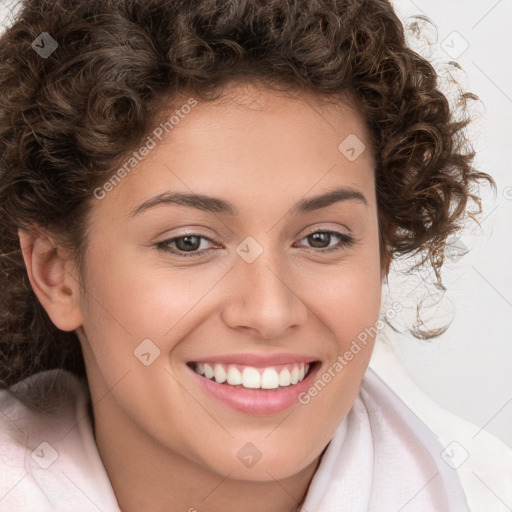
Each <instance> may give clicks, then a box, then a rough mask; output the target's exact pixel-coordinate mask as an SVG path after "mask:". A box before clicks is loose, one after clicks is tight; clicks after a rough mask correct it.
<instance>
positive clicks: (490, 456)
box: [371, 342, 512, 512]
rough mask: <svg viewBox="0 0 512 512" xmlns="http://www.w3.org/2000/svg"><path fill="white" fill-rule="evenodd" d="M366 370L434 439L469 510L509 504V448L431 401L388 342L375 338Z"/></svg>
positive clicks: (497, 509) (493, 510)
mask: <svg viewBox="0 0 512 512" xmlns="http://www.w3.org/2000/svg"><path fill="white" fill-rule="evenodd" d="M371 366H372V369H373V371H374V372H375V374H376V375H378V377H379V378H380V379H381V380H382V383H383V385H384V386H385V387H386V388H388V390H389V391H391V392H392V393H394V394H395V395H396V396H397V397H398V398H399V399H400V401H401V402H402V403H403V404H404V405H405V406H406V407H407V408H408V409H410V410H411V411H412V412H413V413H414V415H415V416H417V417H418V418H419V420H421V422H422V423H423V424H424V425H425V426H426V427H428V428H429V429H430V430H431V432H432V433H433V435H434V436H435V437H436V438H437V439H438V440H439V443H440V445H441V447H442V451H441V457H442V459H443V460H444V462H445V463H446V465H447V467H449V468H450V469H451V470H452V471H453V472H455V473H456V474H457V475H458V477H459V479H460V481H461V484H462V486H463V489H464V492H465V494H466V499H467V502H468V506H469V508H470V510H471V511H475V512H480V511H483V510H485V511H489V512H502V511H503V512H505V511H507V510H509V509H508V508H507V507H508V506H510V504H511V503H512V486H511V485H510V482H511V481H512V449H511V448H509V447H508V446H507V445H506V444H505V443H503V442H502V441H501V440H499V439H498V438H496V437H494V436H493V435H491V434H490V433H488V432H486V431H485V430H484V429H482V428H481V427H479V426H477V425H475V424H473V423H471V422H469V421H466V420H464V419H462V418H460V417H458V416H456V415H454V414H452V413H451V412H449V411H448V410H446V409H444V408H443V407H441V406H440V405H438V404H437V403H436V402H435V401H433V400H432V399H431V398H430V397H429V396H428V395H427V394H426V393H425V392H424V391H422V390H421V389H420V388H419V387H418V386H417V385H416V384H415V382H414V381H413V380H412V379H411V378H410V377H409V375H408V374H407V372H406V371H405V369H404V368H403V367H402V365H401V363H400V361H399V360H398V358H397V357H396V355H395V354H394V351H393V349H392V347H390V346H388V345H385V344H384V343H382V342H378V343H377V344H376V346H375V357H374V358H372V363H371Z"/></svg>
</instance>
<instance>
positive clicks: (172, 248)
mask: <svg viewBox="0 0 512 512" xmlns="http://www.w3.org/2000/svg"><path fill="white" fill-rule="evenodd" d="M203 241H205V242H206V246H207V247H206V248H205V247H201V242H203ZM208 242H209V243H211V244H220V242H218V241H217V240H215V239H213V238H209V237H206V236H203V235H195V234H186V235H182V236H176V237H174V238H169V239H168V240H164V241H162V242H159V243H157V244H155V246H156V247H157V248H158V249H160V250H163V251H166V252H169V253H171V254H175V255H177V256H182V257H187V256H196V257H201V256H206V255H208V253H209V252H210V250H211V247H208ZM200 249H201V250H200Z"/></svg>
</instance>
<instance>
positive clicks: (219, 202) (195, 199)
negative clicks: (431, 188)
mask: <svg viewBox="0 0 512 512" xmlns="http://www.w3.org/2000/svg"><path fill="white" fill-rule="evenodd" d="M349 200H354V201H358V202H360V203H362V204H364V205H368V202H367V201H366V198H365V197H364V195H363V194H362V193H361V192H359V191H358V190H355V189H353V188H350V187H341V188H336V189H334V190H331V191H329V192H326V193H324V194H321V195H318V196H314V197H311V198H309V199H302V200H300V201H299V202H297V203H296V204H295V205H294V206H293V207H292V208H291V210H290V214H292V215H296V214H298V213H307V212H311V211H314V210H320V209H321V208H327V207H328V206H331V205H332V204H334V203H337V202H340V201H349ZM163 204H178V205H182V206H189V207H192V208H197V209H199V210H202V211H205V212H210V213H222V214H225V215H230V216H237V215H238V213H239V210H238V208H237V207H236V206H235V205H234V204H233V203H230V202H229V201H226V200H224V199H220V198H218V197H211V196H206V195H203V194H186V193H182V192H176V193H169V192H164V193H162V194H159V195H157V196H155V197H153V198H151V199H149V200H147V201H145V202H144V203H142V204H141V205H140V206H138V207H137V208H136V209H135V210H134V211H133V212H132V213H131V214H130V217H134V216H136V215H139V214H140V213H142V212H144V211H147V210H149V209H151V208H154V207H155V206H160V205H163Z"/></svg>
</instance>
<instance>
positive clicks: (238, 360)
mask: <svg viewBox="0 0 512 512" xmlns="http://www.w3.org/2000/svg"><path fill="white" fill-rule="evenodd" d="M314 361H318V358H316V357H313V356H309V355H305V354H290V353H287V354H285V353H281V354H266V355H264V354H244V353H242V354H225V355H218V356H211V357H199V358H197V359H194V360H192V361H189V362H190V363H192V362H193V363H225V364H239V365H243V366H253V367H256V368H264V367H267V366H277V365H280V364H291V363H312V362H314Z"/></svg>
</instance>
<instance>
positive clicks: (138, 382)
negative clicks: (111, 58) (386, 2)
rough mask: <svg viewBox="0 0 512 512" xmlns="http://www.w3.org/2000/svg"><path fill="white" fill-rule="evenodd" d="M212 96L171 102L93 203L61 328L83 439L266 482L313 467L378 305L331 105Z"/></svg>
mask: <svg viewBox="0 0 512 512" xmlns="http://www.w3.org/2000/svg"><path fill="white" fill-rule="evenodd" d="M228 92H229V93H231V96H230V97H228V96H226V97H224V98H223V101H221V102H214V103H202V102H198V103H197V104H195V103H194V102H189V103H187V99H188V98H185V99H184V100H183V105H185V104H187V105H189V106H190V105H195V106H190V108H187V107H183V108H180V107H179V106H178V107H177V110H178V113H175V114H174V115H175V116H176V117H175V118H174V119H173V121H171V122H172V123H173V124H174V127H173V128H172V130H169V126H170V125H167V130H168V133H167V132H166V130H165V129H163V128H162V126H160V128H158V127H156V126H155V131H154V132H153V133H152V134H151V135H150V137H151V138H152V140H153V142H154V144H153V142H151V141H150V140H149V139H148V141H147V144H146V146H147V148H146V150H147V156H146V158H145V159H143V160H142V161H140V162H139V161H138V160H137V164H136V165H133V166H132V165H127V167H126V169H129V172H126V173H122V172H121V179H120V180H116V181H115V183H114V185H112V183H111V185H110V186H109V185H107V186H106V187H104V188H103V189H102V190H103V191H102V192H98V191H97V193H96V195H97V196H98V197H101V199H94V200H93V201H94V204H93V209H92V212H91V216H90V225H89V242H88V243H89V245H88V249H87V254H86V272H85V290H86V291H85V294H84V296H83V299H82V300H81V302H80V305H79V307H80V311H81V315H82V319H83V323H82V325H81V326H80V327H79V328H78V330H77V332H78V334H79V337H80V340H81V343H82V346H83V351H84V357H85V361H86V367H87V373H88V379H89V385H90V388H91V393H92V398H93V402H97V403H98V405H97V406H96V407H95V424H96V429H97V431H98V429H102V431H103V432H105V431H109V432H110V433H111V434H112V437H115V436H121V437H122V436H129V433H130V432H131V433H132V434H133V433H137V442H141V443H142V442H145V443H147V445H148V446H149V445H152V446H159V447H160V449H161V450H163V451H162V453H165V450H167V451H168V452H167V453H169V454H173V455H177V456H179V457H184V458H186V459H188V460H189V461H193V462H195V463H197V464H199V465H200V466H201V467H202V468H205V469H207V470H210V471H213V472H215V473H217V474H221V475H227V474H228V473H229V474H230V477H231V478H238V479H242V480H270V479H271V478H275V479H280V478H286V477H288V476H291V475H293V474H295V473H297V472H298V471H300V470H301V469H303V468H306V467H307V466H308V465H309V464H311V463H312V462H313V461H315V460H316V459H317V458H318V456H319V454H320V453H321V452H322V450H323V448H324V447H325V446H326V444H327V443H328V441H329V439H330V438H331V437H332V435H333V433H334V431H335V429H336V427H337V426H338V424H339V423H340V421H341V420H342V419H343V418H344V417H345V415H346V414H347V412H348V411H349V409H350V407H351V405H352V403H353V400H354V398H355V396H356V394H357V392H358V388H359V385H360V381H361V379H362V377H363V374H364V372H365V370H366V368H367V365H368V362H369V358H370V355H371V349H372V346H373V340H372V339H371V337H366V338H367V339H366V345H365V344H364V343H361V341H358V339H359V340H361V339H362V337H361V333H365V332H366V330H367V329H369V328H371V327H372V326H374V324H375V322H376V321H377V318H378V313H379V306H380V290H381V265H380V257H379V237H378V223H377V207H376V197H375V188H374V174H373V173H374V170H373V166H374V161H373V157H372V155H371V152H370V150H369V149H366V150H365V149H364V146H363V145H362V144H365V143H367V142H368V137H367V133H366V131H365V128H364V125H363V121H362V118H361V116H360V114H359V113H358V112H357V111H355V110H354V109H352V108H350V107H349V106H347V105H340V106H339V108H338V109H335V108H334V107H333V106H329V105H326V104H321V103H320V102H319V101H318V99H315V97H312V96H309V95H306V94H304V93H302V94H301V95H300V96H298V97H297V98H294V99H292V98H290V97H286V96H284V95H282V94H281V95H278V94H276V93H269V92H268V91H266V90H265V89H263V88H261V87H258V86H246V87H244V88H240V87H239V88H236V87H235V86H231V87H229V88H228V89H226V90H225V93H228ZM235 93H236V96H235ZM171 115H172V114H170V115H169V117H170V116H171ZM176 119H178V120H179V121H176ZM160 139H161V140H160ZM153 146H154V147H153ZM144 153H146V151H145V150H141V151H140V152H139V155H140V154H144ZM127 161H128V159H127ZM131 164H134V161H132V162H131ZM123 174H126V175H125V176H123ZM106 190H108V191H107V192H105V191H106ZM334 190H338V191H339V193H338V195H337V196H336V197H334V196H332V197H331V199H329V197H330V196H329V195H328V194H329V193H330V192H332V191H334ZM103 192H105V193H103ZM174 194H185V195H187V196H188V197H189V199H187V201H188V204H185V201H182V202H181V203H179V202H176V201H175V202H173V201H172V200H171V195H174ZM196 194H197V195H201V196H207V198H202V199H197V198H196V199H194V200H193V201H192V199H191V197H192V196H193V195H196ZM326 194H327V195H326ZM320 196H325V198H324V199H316V200H314V198H318V197H320ZM214 198H215V199H214ZM192 202H193V203H194V205H192ZM227 203H229V205H231V209H229V208H228V207H226V206H225V205H226V204H227ZM329 232H332V233H331V234H330V235H329ZM314 233H316V235H314ZM171 239H172V240H171ZM358 336H359V338H358ZM363 337H364V336H363ZM354 341H355V342H356V343H357V345H358V346H359V349H356V348H355V345H354ZM197 363H201V364H200V365H197ZM216 363H217V366H216ZM301 363H304V367H305V368H307V366H306V365H307V364H308V363H309V368H310V370H309V373H308V374H307V375H306V376H305V379H304V381H302V382H301V383H300V382H299V383H297V384H293V380H296V378H297V375H296V374H297V370H294V367H295V366H297V369H298V370H300V367H301ZM207 364H208V365H207ZM195 365H196V366H195ZM194 366H195V369H196V370H200V369H202V370H203V372H206V376H200V375H199V374H198V373H197V372H196V371H194V369H193V367H194ZM209 367H211V368H212V371H216V374H215V377H214V378H213V379H210V380H209V379H208V378H207V377H208V376H209V375H211V374H210V373H209V372H210V370H209ZM287 372H288V373H287ZM224 374H226V375H224ZM298 377H299V378H301V377H302V374H301V373H300V372H299V375H298ZM215 378H218V380H219V381H222V380H224V379H225V378H229V379H230V381H231V382H232V383H233V384H228V383H226V382H223V383H217V382H215ZM240 379H242V382H243V384H242V385H240V384H238V385H235V383H237V382H239V381H240ZM290 379H291V380H290ZM262 383H263V385H264V386H265V389H261V388H259V389H257V388H256V387H251V386H258V385H259V386H261V385H262ZM315 383H316V387H315ZM287 384H288V385H287ZM276 385H279V387H278V388H277V389H275V388H274V389H272V388H273V387H275V386H276ZM244 386H247V387H244ZM312 388H314V389H316V392H315V391H314V390H313V391H310V390H311V389H312ZM108 425H111V427H108ZM112 425H115V428H113V427H112ZM109 428H110V430H109ZM127 442H128V441H127ZM270 475H271V476H270Z"/></svg>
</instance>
